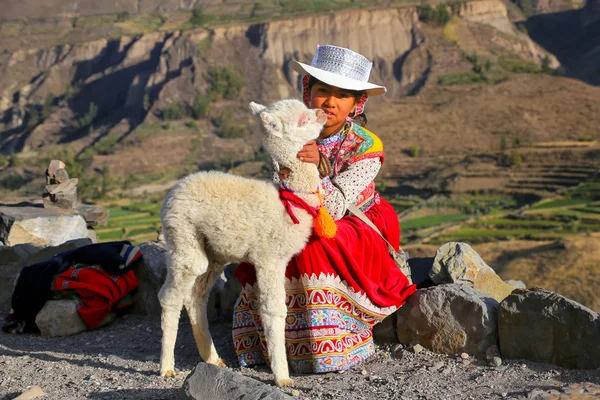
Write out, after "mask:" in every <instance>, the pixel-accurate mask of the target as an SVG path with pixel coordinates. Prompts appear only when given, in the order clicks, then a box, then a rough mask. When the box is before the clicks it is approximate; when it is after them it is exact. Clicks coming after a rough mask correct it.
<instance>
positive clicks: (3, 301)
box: [0, 246, 29, 314]
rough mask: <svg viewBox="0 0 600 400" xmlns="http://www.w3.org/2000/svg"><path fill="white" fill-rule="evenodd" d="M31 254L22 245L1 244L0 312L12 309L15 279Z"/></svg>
mask: <svg viewBox="0 0 600 400" xmlns="http://www.w3.org/2000/svg"><path fill="white" fill-rule="evenodd" d="M28 256H29V254H28V253H27V252H26V251H25V250H24V249H22V248H21V246H14V247H9V246H0V313H2V314H4V313H8V312H9V311H10V307H11V306H10V302H11V298H12V293H13V290H14V285H15V280H16V279H17V277H18V276H19V272H21V269H22V268H23V267H25V265H26V264H25V263H26V262H27V257H28Z"/></svg>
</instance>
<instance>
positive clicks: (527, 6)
mask: <svg viewBox="0 0 600 400" xmlns="http://www.w3.org/2000/svg"><path fill="white" fill-rule="evenodd" d="M534 1H535V0H515V3H516V4H517V6H519V8H520V9H521V11H523V15H525V16H526V17H529V16H531V15H533V14H535V5H534Z"/></svg>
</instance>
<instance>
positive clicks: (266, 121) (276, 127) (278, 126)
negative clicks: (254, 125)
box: [260, 111, 283, 137]
mask: <svg viewBox="0 0 600 400" xmlns="http://www.w3.org/2000/svg"><path fill="white" fill-rule="evenodd" d="M260 119H261V121H262V123H263V125H264V127H265V129H266V130H267V132H269V133H270V134H271V135H274V136H277V137H283V133H282V130H283V124H282V123H281V120H280V119H279V118H277V117H276V116H275V115H273V114H271V113H269V112H266V111H263V112H261V113H260Z"/></svg>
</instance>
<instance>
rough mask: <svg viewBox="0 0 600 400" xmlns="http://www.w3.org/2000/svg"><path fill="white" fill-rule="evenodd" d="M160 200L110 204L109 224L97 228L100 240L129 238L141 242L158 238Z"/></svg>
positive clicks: (135, 242)
mask: <svg viewBox="0 0 600 400" xmlns="http://www.w3.org/2000/svg"><path fill="white" fill-rule="evenodd" d="M160 207H161V203H160V202H154V201H146V202H138V203H136V202H131V203H125V204H120V205H119V204H108V205H106V206H105V208H107V209H108V210H109V211H110V216H109V219H108V225H107V226H106V227H103V228H102V229H97V230H96V233H97V235H98V241H99V242H110V241H115V240H129V241H131V242H132V243H133V244H140V243H143V242H146V241H149V240H156V238H157V236H158V233H157V232H158V230H159V229H160Z"/></svg>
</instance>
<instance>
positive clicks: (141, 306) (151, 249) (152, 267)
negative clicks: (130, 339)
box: [132, 242, 167, 317]
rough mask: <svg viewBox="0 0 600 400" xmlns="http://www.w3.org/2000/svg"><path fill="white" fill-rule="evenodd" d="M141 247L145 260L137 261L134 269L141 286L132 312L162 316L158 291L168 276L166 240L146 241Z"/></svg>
mask: <svg viewBox="0 0 600 400" xmlns="http://www.w3.org/2000/svg"><path fill="white" fill-rule="evenodd" d="M139 248H140V251H141V252H142V256H143V261H142V262H139V263H137V265H136V266H135V268H134V270H133V272H134V273H135V276H136V277H137V278H138V280H139V281H140V286H139V288H138V289H137V292H136V295H135V302H134V305H133V309H132V312H134V313H136V314H143V315H151V316H155V317H156V316H160V312H161V307H160V303H159V301H158V291H159V290H160V288H161V286H162V284H163V282H164V281H165V278H166V276H167V262H166V257H167V249H166V248H165V246H164V242H146V243H142V244H140V245H139Z"/></svg>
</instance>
